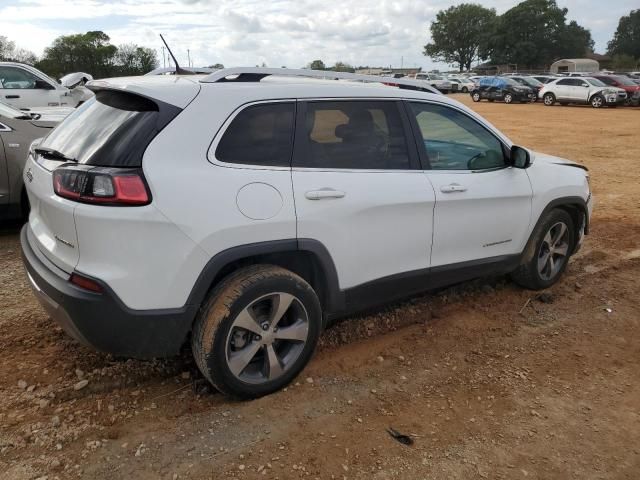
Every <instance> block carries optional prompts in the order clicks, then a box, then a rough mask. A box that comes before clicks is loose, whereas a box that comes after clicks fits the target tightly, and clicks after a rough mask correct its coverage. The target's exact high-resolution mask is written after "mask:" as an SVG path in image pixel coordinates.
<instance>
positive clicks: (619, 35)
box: [608, 10, 640, 59]
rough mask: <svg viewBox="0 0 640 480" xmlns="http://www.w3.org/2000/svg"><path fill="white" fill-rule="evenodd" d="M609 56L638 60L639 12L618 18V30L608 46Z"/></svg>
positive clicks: (639, 45) (639, 40) (639, 51)
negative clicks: (627, 56)
mask: <svg viewBox="0 0 640 480" xmlns="http://www.w3.org/2000/svg"><path fill="white" fill-rule="evenodd" d="M608 53H609V55H631V56H632V57H633V58H636V59H640V10H631V12H630V13H629V15H625V16H623V17H620V21H619V22H618V28H617V30H616V33H615V34H614V35H613V39H612V40H611V41H610V42H609V44H608Z"/></svg>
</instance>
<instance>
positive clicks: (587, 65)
mask: <svg viewBox="0 0 640 480" xmlns="http://www.w3.org/2000/svg"><path fill="white" fill-rule="evenodd" d="M598 71H600V64H599V63H598V62H597V61H596V60H591V59H590V58H563V59H562V60H558V61H557V62H553V63H552V64H551V73H571V72H585V73H595V72H598Z"/></svg>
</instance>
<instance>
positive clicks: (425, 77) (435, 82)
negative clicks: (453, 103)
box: [415, 72, 457, 93]
mask: <svg viewBox="0 0 640 480" xmlns="http://www.w3.org/2000/svg"><path fill="white" fill-rule="evenodd" d="M415 79H416V80H422V81H425V82H427V83H428V84H429V85H431V86H432V87H433V88H436V89H438V90H439V91H441V92H442V93H450V92H452V91H453V89H454V87H453V83H452V82H450V81H449V80H447V79H446V78H444V77H443V76H442V75H437V74H435V73H426V72H419V73H416V76H415ZM455 88H456V89H457V84H456V87H455Z"/></svg>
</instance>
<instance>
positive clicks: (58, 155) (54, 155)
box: [33, 147, 78, 163]
mask: <svg viewBox="0 0 640 480" xmlns="http://www.w3.org/2000/svg"><path fill="white" fill-rule="evenodd" d="M33 151H34V152H36V153H37V154H39V155H42V156H43V157H45V158H49V159H51V160H60V161H63V162H75V163H78V160H76V159H75V158H70V157H67V156H66V155H65V154H64V153H62V152H59V151H58V150H55V149H53V148H49V147H36V148H34V149H33Z"/></svg>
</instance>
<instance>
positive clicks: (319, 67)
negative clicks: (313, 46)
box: [309, 60, 327, 70]
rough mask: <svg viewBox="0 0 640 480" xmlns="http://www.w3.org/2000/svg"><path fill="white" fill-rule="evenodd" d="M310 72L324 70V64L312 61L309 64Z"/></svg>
mask: <svg viewBox="0 0 640 480" xmlns="http://www.w3.org/2000/svg"><path fill="white" fill-rule="evenodd" d="M309 68H310V69H311V70H326V68H327V67H325V65H324V62H323V61H322V60H314V61H313V62H311V63H310V64H309Z"/></svg>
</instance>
